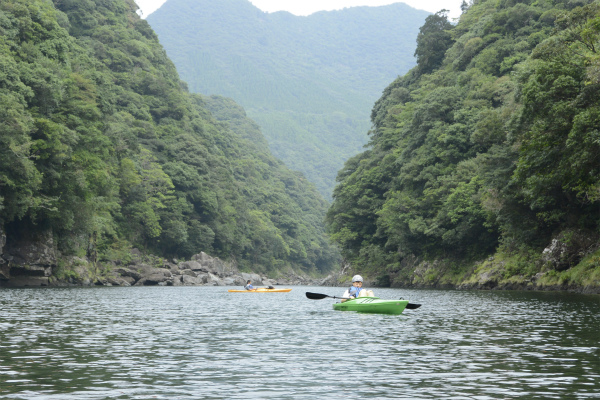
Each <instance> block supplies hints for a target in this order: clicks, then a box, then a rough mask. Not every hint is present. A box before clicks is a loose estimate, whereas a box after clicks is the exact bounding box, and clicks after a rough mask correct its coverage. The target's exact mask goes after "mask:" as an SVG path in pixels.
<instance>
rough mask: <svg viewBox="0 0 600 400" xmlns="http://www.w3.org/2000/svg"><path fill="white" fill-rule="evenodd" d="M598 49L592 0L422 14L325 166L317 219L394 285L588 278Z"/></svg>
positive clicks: (598, 23) (595, 213) (599, 273)
mask: <svg viewBox="0 0 600 400" xmlns="http://www.w3.org/2000/svg"><path fill="white" fill-rule="evenodd" d="M599 51H600V4H599V3H598V2H597V1H596V2H589V1H583V0H582V1H565V0H542V1H529V0H521V1H519V0H502V1H496V0H477V1H475V2H474V4H472V5H471V6H470V7H468V10H466V12H465V13H463V15H462V16H461V18H460V21H459V22H458V24H457V25H453V24H450V23H449V22H448V21H447V19H446V16H445V14H444V13H437V14H435V15H431V16H429V17H428V18H427V20H426V22H425V24H424V25H423V26H422V27H421V29H420V33H419V36H418V38H417V49H416V55H417V61H418V65H417V66H416V67H414V68H413V69H412V70H411V71H410V72H409V73H407V74H406V75H404V76H402V77H399V78H398V79H396V80H395V81H394V82H393V83H392V84H391V85H389V86H388V87H387V89H386V90H385V91H384V94H383V96H382V97H381V98H380V99H379V100H378V101H377V102H376V104H375V106H374V108H373V112H372V114H371V118H372V122H373V124H374V126H375V128H374V129H373V130H372V131H371V134H370V143H369V146H368V150H367V151H365V152H363V153H362V154H360V155H357V156H355V157H354V158H352V159H350V160H349V161H348V162H347V163H346V164H345V166H344V168H343V170H341V171H340V173H339V175H338V180H339V182H340V183H339V185H338V186H337V187H336V190H335V192H334V201H333V204H332V207H331V208H330V210H329V212H328V224H329V229H330V230H331V233H332V234H333V237H334V238H335V240H336V241H337V242H338V243H339V244H340V245H341V247H342V249H343V250H342V251H343V255H344V256H345V257H346V258H347V259H348V260H349V261H351V263H353V264H354V267H355V268H356V269H358V270H362V271H365V272H369V273H371V274H373V275H378V276H380V277H382V278H383V279H384V280H387V279H388V278H390V279H391V283H392V284H402V283H407V282H408V283H410V282H413V283H414V282H420V283H425V284H427V283H429V284H433V283H436V282H439V281H440V279H442V282H443V281H444V279H446V281H447V282H449V283H457V282H460V280H461V279H462V278H461V277H464V276H467V275H468V274H469V273H473V272H474V271H475V272H477V271H486V273H487V274H489V275H493V274H496V275H497V276H498V279H500V280H502V279H505V280H507V279H514V280H515V281H517V280H518V281H520V282H524V283H529V284H531V282H532V280H535V279H538V278H540V277H544V279H546V282H547V283H548V284H552V283H556V284H564V283H568V282H570V281H573V282H574V283H576V284H579V285H586V284H592V285H595V286H596V287H600V268H598V266H599V265H600V254H599V253H598V251H597V249H598V247H599V242H600V240H599V236H600V235H599V234H600V232H599V228H600V133H599V132H600V130H599V128H600V73H599V71H600V53H599ZM490 256H493V257H491V258H489V260H488V261H485V262H479V263H475V264H474V265H475V267H472V265H473V264H470V263H467V261H477V260H486V259H488V257H490ZM423 260H424V261H426V262H428V264H427V263H425V264H423V263H422V261H423ZM442 261H443V262H442ZM420 262H421V266H423V265H425V267H423V268H420V269H419V268H417V269H415V266H416V265H418V264H419V263H420ZM465 268H467V269H465ZM486 268H487V269H486ZM452 280H454V281H452Z"/></svg>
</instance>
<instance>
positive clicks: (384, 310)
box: [333, 297, 408, 314]
mask: <svg viewBox="0 0 600 400" xmlns="http://www.w3.org/2000/svg"><path fill="white" fill-rule="evenodd" d="M407 304H408V300H381V299H380V298H379V297H359V298H358V299H352V300H346V301H345V302H343V303H335V304H334V305H333V309H334V310H338V311H356V312H361V313H372V314H402V311H404V309H405V308H406V305H407Z"/></svg>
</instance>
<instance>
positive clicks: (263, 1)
mask: <svg viewBox="0 0 600 400" xmlns="http://www.w3.org/2000/svg"><path fill="white" fill-rule="evenodd" d="M165 1H166V0H135V2H136V3H137V4H138V6H139V7H140V8H141V10H142V17H147V16H148V15H150V14H151V13H152V12H153V11H155V10H157V9H158V8H159V7H160V6H161V5H163V4H164V3H165ZM215 1H218V0H215ZM250 2H251V3H252V4H254V5H255V6H256V7H258V8H260V9H261V10H263V11H265V12H274V11H281V10H285V11H289V12H291V13H292V14H295V15H310V14H312V13H314V12H316V11H321V10H341V9H342V8H345V7H356V6H383V5H387V4H392V3H405V4H408V5H409V6H411V7H413V8H417V9H420V10H425V11H429V12H432V13H434V12H437V11H440V10H441V9H444V8H445V9H447V10H450V12H449V13H448V17H449V18H450V19H452V18H458V16H459V15H460V4H461V3H462V0H405V1H397V0H250Z"/></svg>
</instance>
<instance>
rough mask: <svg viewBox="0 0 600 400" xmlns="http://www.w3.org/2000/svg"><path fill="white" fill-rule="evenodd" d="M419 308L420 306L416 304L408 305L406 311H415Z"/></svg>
mask: <svg viewBox="0 0 600 400" xmlns="http://www.w3.org/2000/svg"><path fill="white" fill-rule="evenodd" d="M419 307H421V305H420V304H416V303H408V304H407V305H406V309H407V310H416V309H417V308H419Z"/></svg>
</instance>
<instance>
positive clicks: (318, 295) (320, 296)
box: [306, 292, 350, 300]
mask: <svg viewBox="0 0 600 400" xmlns="http://www.w3.org/2000/svg"><path fill="white" fill-rule="evenodd" d="M306 297H308V298H309V299H311V300H322V299H324V298H326V297H330V298H332V299H345V300H350V297H337V296H329V295H327V294H321V293H311V292H306Z"/></svg>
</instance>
